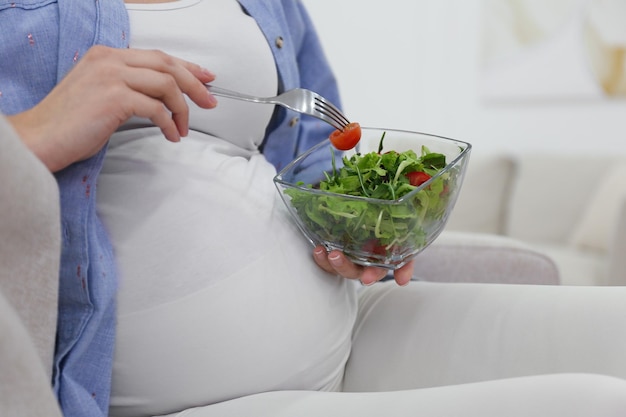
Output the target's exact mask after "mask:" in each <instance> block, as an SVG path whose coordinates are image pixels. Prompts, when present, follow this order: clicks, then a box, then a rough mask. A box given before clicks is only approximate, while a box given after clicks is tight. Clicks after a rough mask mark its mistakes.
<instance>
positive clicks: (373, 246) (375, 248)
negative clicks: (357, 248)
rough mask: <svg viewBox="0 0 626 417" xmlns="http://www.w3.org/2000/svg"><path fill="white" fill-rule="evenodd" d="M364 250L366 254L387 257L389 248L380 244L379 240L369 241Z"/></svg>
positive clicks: (364, 245)
mask: <svg viewBox="0 0 626 417" xmlns="http://www.w3.org/2000/svg"><path fill="white" fill-rule="evenodd" d="M363 250H364V251H365V252H369V253H372V254H374V255H386V254H387V248H386V247H385V246H383V245H381V244H380V242H379V241H378V239H369V240H368V241H367V242H365V243H364V244H363Z"/></svg>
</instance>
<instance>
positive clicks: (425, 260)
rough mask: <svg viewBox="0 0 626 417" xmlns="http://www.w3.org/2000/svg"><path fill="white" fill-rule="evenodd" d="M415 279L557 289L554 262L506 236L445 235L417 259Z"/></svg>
mask: <svg viewBox="0 0 626 417" xmlns="http://www.w3.org/2000/svg"><path fill="white" fill-rule="evenodd" d="M414 279H416V280H423V281H436V282H483V283H507V284H546V285H558V284H559V283H560V279H559V272H558V268H557V266H556V264H555V263H554V261H553V260H552V259H551V258H549V257H548V256H547V255H545V254H542V253H540V252H538V251H536V250H534V249H532V248H530V247H529V246H527V245H525V244H523V243H522V242H520V241H518V240H515V239H511V238H508V237H505V236H500V235H492V234H481V233H469V232H451V231H446V232H443V233H442V234H441V235H440V236H439V238H438V239H437V240H436V241H435V242H434V243H433V244H432V245H430V246H429V247H428V248H426V249H425V250H424V251H423V252H422V253H421V254H419V255H418V256H417V257H416V258H415V273H414Z"/></svg>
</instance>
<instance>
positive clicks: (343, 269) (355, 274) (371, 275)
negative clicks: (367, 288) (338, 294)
mask: <svg viewBox="0 0 626 417" xmlns="http://www.w3.org/2000/svg"><path fill="white" fill-rule="evenodd" d="M313 259H315V262H316V263H317V264H318V265H319V267H320V268H322V269H323V270H325V271H326V272H330V273H331V274H339V275H341V276H343V277H345V278H350V279H358V280H360V281H361V283H363V284H364V285H371V284H373V283H375V282H378V281H380V280H381V279H383V278H384V277H385V276H386V275H387V272H388V270H387V269H384V268H378V267H374V266H368V267H364V266H361V265H357V264H355V263H353V262H352V261H350V260H349V259H348V258H347V257H346V256H345V255H344V254H343V253H342V252H341V251H337V250H334V251H330V252H329V253H327V252H326V249H325V248H324V247H323V246H317V247H316V248H315V249H314V250H313ZM393 275H394V278H395V280H396V282H397V283H398V285H407V284H408V283H409V282H410V281H411V277H412V276H413V261H410V262H409V263H407V264H406V265H404V266H402V267H401V268H398V269H396V270H395V271H394V273H393Z"/></svg>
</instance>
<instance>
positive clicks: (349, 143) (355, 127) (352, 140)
mask: <svg viewBox="0 0 626 417" xmlns="http://www.w3.org/2000/svg"><path fill="white" fill-rule="evenodd" d="M360 140H361V125H360V124H358V123H356V122H353V123H350V124H348V125H347V126H346V127H344V128H343V130H339V129H337V130H335V131H334V132H333V133H331V134H330V143H332V144H333V146H334V147H335V148H337V149H339V150H340V151H347V150H349V149H352V148H354V147H355V146H356V144H357V143H359V141H360Z"/></svg>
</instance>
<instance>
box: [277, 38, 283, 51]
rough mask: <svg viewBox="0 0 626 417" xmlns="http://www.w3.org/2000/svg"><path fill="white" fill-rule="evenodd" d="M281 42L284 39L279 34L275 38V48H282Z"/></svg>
mask: <svg viewBox="0 0 626 417" xmlns="http://www.w3.org/2000/svg"><path fill="white" fill-rule="evenodd" d="M283 43H284V41H283V37H282V36H279V37H277V38H276V47H277V48H279V49H280V48H282V47H283Z"/></svg>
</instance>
